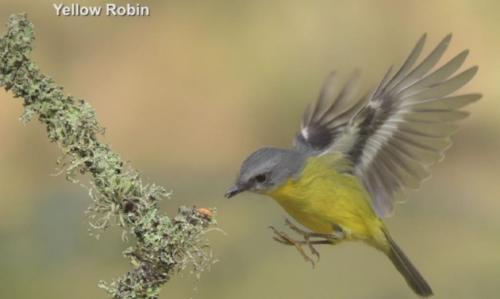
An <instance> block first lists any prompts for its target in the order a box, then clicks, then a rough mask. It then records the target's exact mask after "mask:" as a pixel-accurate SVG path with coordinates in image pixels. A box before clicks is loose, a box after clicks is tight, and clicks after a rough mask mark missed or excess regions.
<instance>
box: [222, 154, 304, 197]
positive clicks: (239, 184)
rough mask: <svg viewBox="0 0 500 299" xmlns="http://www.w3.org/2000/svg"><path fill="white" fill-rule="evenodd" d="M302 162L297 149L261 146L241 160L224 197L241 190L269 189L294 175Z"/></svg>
mask: <svg viewBox="0 0 500 299" xmlns="http://www.w3.org/2000/svg"><path fill="white" fill-rule="evenodd" d="M303 164H304V156H303V154H302V153H299V152H297V151H293V150H285V149H278V148H271V147H266V148H261V149H259V150H257V151H255V152H254V153H253V154H251V155H250V156H249V157H248V158H247V159H246V160H245V161H244V162H243V164H242V165H241V170H240V174H239V175H238V178H237V180H236V184H235V185H234V186H233V187H231V188H230V189H229V190H228V191H227V192H226V197H227V198H230V197H233V196H234V195H236V194H238V193H241V192H243V191H251V192H256V193H265V192H267V191H271V190H273V189H275V188H276V187H279V186H281V185H282V184H283V183H285V182H286V181H287V180H288V179H289V178H290V177H293V176H294V175H296V174H297V173H298V172H299V171H300V169H302V166H303Z"/></svg>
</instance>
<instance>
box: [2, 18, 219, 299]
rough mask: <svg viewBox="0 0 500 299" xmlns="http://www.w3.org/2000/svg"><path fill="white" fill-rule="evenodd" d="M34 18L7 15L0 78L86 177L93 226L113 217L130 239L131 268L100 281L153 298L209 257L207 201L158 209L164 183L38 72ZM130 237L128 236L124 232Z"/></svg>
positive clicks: (69, 172)
mask: <svg viewBox="0 0 500 299" xmlns="http://www.w3.org/2000/svg"><path fill="white" fill-rule="evenodd" d="M33 42H34V33H33V25H32V24H31V23H30V22H29V21H28V19H27V17H26V15H24V14H21V15H13V16H11V17H10V18H9V22H8V31H7V34H6V35H5V36H4V37H2V38H0V86H1V87H3V88H5V90H7V91H11V92H12V94H13V95H14V97H16V98H22V99H23V105H24V108H25V111H24V114H23V116H22V120H23V121H24V122H28V121H30V120H31V119H32V118H35V117H36V118H38V120H39V121H40V122H42V123H43V124H45V125H46V127H47V133H48V137H49V139H50V141H52V142H54V143H56V144H57V145H58V146H59V148H60V149H61V150H62V153H63V155H62V157H61V159H59V161H58V163H60V165H61V167H62V169H63V170H64V171H65V173H66V177H67V178H68V179H69V180H71V181H73V182H75V181H77V179H78V176H79V175H82V174H85V173H88V174H89V175H90V177H91V185H90V187H89V194H90V196H91V198H92V200H93V203H92V205H91V206H90V207H89V209H88V215H89V220H90V225H91V227H92V229H93V230H97V231H100V230H103V229H106V228H107V227H109V226H110V225H113V224H117V225H119V226H120V227H121V228H122V229H123V235H124V239H127V240H128V239H130V242H133V246H132V247H130V248H128V249H126V250H125V251H124V253H123V254H124V256H125V257H127V258H129V259H130V261H131V263H132V265H133V267H134V268H133V270H131V271H130V272H128V273H126V274H124V275H123V276H122V277H120V278H118V279H117V280H115V281H113V282H111V283H105V282H100V283H99V286H100V287H102V288H104V289H105V290H106V291H107V292H108V293H109V294H110V296H112V297H113V298H130V299H131V298H149V299H152V298H158V295H159V292H160V288H161V286H162V285H163V284H164V283H166V282H167V281H168V280H169V279H170V277H171V275H173V274H175V273H176V272H178V271H179V270H182V269H184V268H185V267H187V266H189V265H192V266H193V269H194V272H195V273H196V274H199V273H200V272H201V271H203V270H204V269H206V268H207V267H208V266H209V265H210V264H211V263H212V257H211V251H210V247H209V245H208V243H207V240H206V238H205V235H204V233H205V232H206V231H207V230H208V229H209V226H211V225H213V224H214V222H215V220H214V215H213V213H212V211H211V210H208V209H196V208H194V207H181V208H180V209H179V213H178V214H177V216H175V217H174V218H172V219H171V218H169V217H167V216H166V215H163V214H162V213H161V212H160V211H159V201H160V200H161V199H163V198H166V197H168V196H169V193H168V192H167V191H166V190H165V188H163V187H161V186H157V185H155V184H147V183H145V182H143V181H142V179H141V178H140V176H139V173H138V172H137V171H135V170H134V169H132V168H131V167H130V165H128V164H127V163H125V162H124V161H123V160H122V159H121V158H120V156H119V155H118V154H117V153H115V152H113V151H112V150H111V148H110V146H108V145H106V144H104V143H102V142H100V141H99V140H98V137H99V135H101V134H102V133H103V128H102V127H101V126H100V125H99V124H98V122H97V120H96V115H95V111H94V110H93V109H92V107H91V106H90V105H89V104H88V103H86V102H85V101H83V100H81V99H75V98H74V97H72V96H68V95H65V94H64V93H63V88H62V87H61V86H58V85H57V84H56V83H55V82H54V81H53V80H52V79H51V78H50V77H48V76H45V75H44V74H42V73H41V72H40V70H39V68H38V66H37V65H36V64H35V63H33V62H32V61H31V60H30V57H29V55H30V52H31V50H32V49H33ZM129 237H130V238H129Z"/></svg>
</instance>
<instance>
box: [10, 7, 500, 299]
mask: <svg viewBox="0 0 500 299" xmlns="http://www.w3.org/2000/svg"><path fill="white" fill-rule="evenodd" d="M66 3H71V2H70V1H68V2H66ZM102 3H103V2H94V1H81V2H80V4H82V5H83V4H102ZM118 3H121V2H118ZM134 3H135V2H134ZM141 3H143V4H148V5H149V6H150V8H151V11H152V15H151V16H150V17H142V18H137V17H136V18H133V17H130V18H111V17H104V16H103V17H94V18H91V17H87V18H85V17H56V16H55V12H54V9H53V7H52V2H49V1H21V0H4V1H2V2H0V22H1V23H5V22H6V21H7V18H8V16H9V14H11V13H17V12H22V11H26V12H27V13H28V14H29V16H30V18H31V20H32V21H33V22H34V24H35V26H36V35H37V42H36V50H35V51H34V53H33V58H34V59H35V60H36V61H37V62H38V63H39V64H40V66H41V68H42V70H43V71H44V72H45V73H46V74H49V75H50V76H52V77H53V78H55V80H56V81H57V82H58V83H59V84H61V85H64V86H65V89H66V90H67V92H68V93H71V94H72V95H75V96H77V97H81V98H84V99H86V100H88V101H89V102H90V103H91V104H92V105H93V106H94V107H95V109H96V110H97V113H98V117H99V119H100V121H101V123H102V124H103V125H104V126H105V127H106V128H107V135H106V136H105V140H106V142H109V143H110V144H111V145H112V146H113V148H114V149H115V150H116V151H118V152H120V153H121V154H122V156H123V157H125V158H126V159H128V160H130V161H131V162H132V164H133V165H134V166H135V167H136V168H137V169H139V170H140V171H141V172H142V173H143V175H144V177H145V178H147V179H149V180H151V181H154V182H157V183H159V184H162V185H165V186H167V187H168V188H172V189H173V190H174V197H173V199H172V200H171V201H169V202H168V203H165V205H164V209H165V211H166V212H168V213H170V214H173V213H175V209H176V207H177V206H179V205H181V204H184V205H187V204H194V203H195V204H197V205H198V206H207V207H213V206H216V207H217V208H218V213H219V217H218V219H219V223H220V227H221V228H222V229H224V230H225V231H226V233H227V235H225V236H224V235H222V234H219V233H212V234H211V236H210V239H211V242H212V244H213V247H214V251H215V255H216V257H217V258H218V259H219V260H220V261H219V262H218V263H217V264H215V265H214V266H213V268H212V270H211V272H210V273H206V274H205V275H204V276H203V277H202V280H201V281H200V282H199V283H197V284H195V286H196V290H193V285H194V284H193V278H192V277H190V276H189V275H188V274H187V273H186V275H183V276H177V277H175V278H174V279H173V281H172V282H171V283H169V284H168V285H167V286H166V287H165V288H164V290H163V292H162V297H161V298H191V297H193V298H200V299H201V298H238V299H249V298H287V299H288V298H340V299H342V298H371V299H374V298H375V299H376V298H384V299H389V298H398V299H399V298H414V295H413V294H412V293H411V290H410V289H409V288H408V287H407V286H406V284H405V283H404V281H403V279H402V278H401V277H400V276H399V274H398V273H397V271H396V270H395V269H393V266H392V265H391V264H390V263H389V262H388V260H386V258H385V257H383V256H382V255H381V254H379V253H377V252H376V251H374V250H372V249H371V248H368V247H366V246H362V245H361V244H342V245H340V246H336V247H333V248H330V247H323V248H321V253H322V259H321V262H320V263H319V265H318V266H317V267H316V269H311V266H310V265H309V264H306V263H305V262H304V261H303V260H302V258H301V257H300V256H299V255H298V254H297V253H296V252H295V250H294V249H292V248H288V247H287V248H285V247H283V246H280V245H279V244H277V243H275V242H273V241H272V240H271V232H270V231H269V229H268V228H267V227H268V226H269V225H276V226H280V227H282V226H283V220H284V218H285V214H284V212H283V211H282V210H281V209H280V208H279V207H278V206H277V205H276V204H275V203H274V202H272V201H271V200H269V199H267V198H264V197H258V196H255V195H242V196H241V197H239V198H237V199H235V200H231V201H229V200H226V199H224V198H223V196H222V195H223V193H224V191H225V189H226V187H228V186H229V185H230V184H231V183H232V182H233V179H234V175H235V174H236V172H237V170H238V167H239V163H240V161H241V159H243V158H244V157H245V156H246V155H247V154H248V153H250V152H251V151H253V150H254V149H256V148H257V147H260V146H262V145H274V146H281V147H286V146H289V145H290V144H291V138H292V136H293V134H294V133H295V132H296V131H297V129H298V124H299V120H300V116H301V114H302V110H303V108H304V107H305V106H306V104H307V103H308V102H310V101H311V100H314V99H315V97H316V95H317V93H318V89H319V86H320V85H321V83H322V81H323V79H324V78H325V76H326V75H327V74H328V72H329V71H330V70H332V69H334V68H335V69H337V70H339V71H340V72H341V74H343V75H345V76H348V75H349V74H350V73H351V72H352V71H353V70H354V69H355V68H361V69H362V70H363V82H364V84H365V86H366V88H369V87H370V86H373V85H374V84H375V83H377V81H378V80H379V79H380V78H381V76H382V75H383V74H384V72H385V71H386V69H387V68H388V67H389V66H390V65H392V64H399V63H401V61H402V60H403V59H404V57H405V56H406V55H407V54H408V53H409V51H410V50H411V48H412V47H413V45H414V43H415V42H416V40H417V39H418V37H419V36H420V35H421V34H422V33H424V32H428V33H429V43H428V45H427V47H426V51H429V48H430V47H431V46H433V45H435V44H436V43H437V42H438V41H439V40H440V39H441V38H442V37H443V36H444V35H445V34H447V33H448V32H453V33H454V34H455V35H454V39H453V41H452V44H451V46H450V49H449V51H448V52H447V54H446V58H451V57H452V55H455V54H457V53H458V52H459V51H461V50H462V49H464V48H469V49H471V54H470V56H469V59H468V60H467V62H466V65H467V66H472V65H474V64H478V65H479V66H480V70H479V74H478V76H476V78H475V79H474V80H473V81H472V82H471V83H470V84H469V85H468V86H467V87H466V88H465V89H464V91H471V92H472V91H474V92H481V93H483V95H484V97H483V99H482V100H481V101H480V102H478V103H476V104H475V105H473V106H471V107H469V110H470V111H471V112H472V116H471V117H470V118H468V119H467V120H465V121H464V122H463V123H462V124H461V131H460V132H459V133H458V134H456V135H455V136H454V142H455V145H454V147H452V148H451V150H449V151H448V155H447V158H446V159H445V161H444V163H441V164H438V165H437V166H436V167H435V168H434V176H433V179H432V180H430V181H428V182H427V183H425V184H424V186H423V188H422V190H421V191H419V192H417V193H412V194H410V195H409V197H410V201H409V202H408V203H407V204H405V205H400V206H398V209H397V215H396V217H394V218H391V219H389V220H388V221H387V222H388V225H389V227H390V229H391V230H392V232H393V235H394V238H395V239H396V240H398V242H399V243H400V245H401V247H402V248H404V249H405V251H406V253H407V254H408V255H409V256H410V257H411V258H412V260H413V261H414V262H415V264H416V265H417V266H418V268H419V269H420V270H421V271H422V273H423V274H424V276H425V277H426V278H427V279H428V280H429V281H430V283H431V285H432V286H433V288H434V290H435V293H436V297H435V298H453V299H459V298H467V299H470V298H498V296H499V295H498V294H499V293H500V236H499V232H500V217H499V209H500V198H498V196H499V194H500V184H499V178H500V176H499V175H500V173H499V172H500V171H499V169H500V159H499V158H498V153H499V148H500V84H499V83H500V38H499V36H500V3H498V1H472V0H470V1H432V2H431V1H273V2H270V1H203V2H202V1H142V2H141ZM0 31H1V32H2V34H3V32H5V28H4V27H1V29H0ZM0 103H1V109H0V140H1V146H0V190H1V194H2V195H1V196H0V205H1V208H0V298H11V299H17V298H53V299H56V298H75V299H79V298H106V296H105V294H104V292H103V291H101V290H99V289H98V288H97V287H96V283H97V281H98V280H99V279H110V278H112V277H115V276H118V275H121V274H122V273H123V272H124V271H126V269H128V268H129V266H128V264H127V261H126V260H124V259H122V258H121V250H122V249H123V248H125V247H126V246H127V245H126V244H123V243H121V241H120V238H119V232H118V231H115V230H111V231H109V232H107V233H105V234H104V235H103V237H102V238H101V240H99V241H97V240H95V239H94V238H92V237H90V236H89V235H88V234H87V228H88V226H87V223H86V219H85V216H84V210H85V208H86V206H87V205H88V203H89V199H88V197H87V195H86V192H85V190H84V189H83V188H81V187H79V186H77V185H73V184H70V183H68V182H66V181H65V180H64V178H63V177H57V176H52V174H53V173H55V172H56V171H55V160H56V158H57V157H58V151H57V148H56V146H55V145H53V144H50V143H48V141H47V138H46V136H45V131H44V128H43V127H41V126H40V125H39V124H38V123H36V121H34V122H33V123H31V124H29V125H27V126H24V125H22V124H21V123H20V122H19V121H18V117H19V116H20V114H21V112H22V107H21V102H20V100H19V99H13V98H12V96H11V94H10V93H5V92H4V91H1V92H0Z"/></svg>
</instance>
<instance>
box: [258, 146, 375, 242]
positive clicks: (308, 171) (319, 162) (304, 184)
mask: <svg viewBox="0 0 500 299" xmlns="http://www.w3.org/2000/svg"><path fill="white" fill-rule="evenodd" d="M346 163H347V162H346V161H345V160H344V159H342V157H340V156H339V155H325V156H321V157H311V158H309V159H308V160H307V161H306V165H305V167H304V169H303V170H302V173H301V174H300V175H298V176H297V177H295V178H290V179H289V180H288V181H287V182H286V183H284V184H283V185H281V186H280V187H278V188H276V189H274V190H272V191H271V192H268V193H267V194H268V195H270V196H271V197H273V198H274V199H275V200H276V201H277V202H278V203H279V204H280V205H281V206H282V207H283V208H284V209H285V210H286V211H287V212H288V213H289V214H290V215H291V216H292V217H294V218H295V219H296V220H297V221H298V222H300V223H301V224H303V225H304V226H306V227H308V228H309V229H311V230H312V231H314V232H319V233H330V232H332V231H333V230H334V229H335V226H337V225H338V226H340V227H341V228H342V229H343V230H344V231H345V232H346V234H347V237H348V238H350V239H363V240H366V239H370V238H371V236H372V235H373V232H372V231H377V232H378V231H380V228H381V226H383V224H382V222H381V221H380V219H378V217H377V216H376V214H375V212H374V210H373V209H372V207H371V204H370V202H369V195H368V193H367V192H366V191H365V189H364V187H363V185H362V183H361V182H360V181H359V179H358V178H357V177H355V176H353V175H350V174H347V173H345V172H344V170H346V168H348V167H349V166H348V165H347V164H346Z"/></svg>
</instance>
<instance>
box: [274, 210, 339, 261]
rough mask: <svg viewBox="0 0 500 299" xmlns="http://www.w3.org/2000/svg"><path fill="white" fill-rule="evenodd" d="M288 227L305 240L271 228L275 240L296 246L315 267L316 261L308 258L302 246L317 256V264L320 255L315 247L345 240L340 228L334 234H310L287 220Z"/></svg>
mask: <svg viewBox="0 0 500 299" xmlns="http://www.w3.org/2000/svg"><path fill="white" fill-rule="evenodd" d="M285 223H286V225H287V226H288V227H290V228H291V229H292V230H293V231H295V232H296V233H298V234H300V235H302V237H303V238H304V240H294V239H292V238H290V237H289V236H288V235H286V234H285V233H283V232H280V231H278V230H276V229H275V228H274V227H271V229H272V230H273V231H274V233H275V236H273V239H274V240H275V241H277V242H279V243H281V244H285V245H294V246H295V248H297V250H298V251H299V253H300V254H301V255H302V256H303V257H304V259H305V260H306V261H309V262H311V264H312V265H313V267H314V265H315V262H314V260H313V259H312V258H311V257H310V256H308V255H307V254H306V253H305V252H304V250H303V248H302V246H303V245H307V246H308V247H309V250H310V251H311V254H312V255H314V256H316V262H317V261H319V258H320V254H319V252H318V251H317V250H316V248H314V245H324V244H335V243H337V242H338V241H340V240H342V239H344V238H345V235H344V232H343V231H342V229H341V228H340V227H338V228H336V229H335V233H333V234H322V233H315V232H308V231H304V230H302V229H300V228H298V227H297V226H296V225H294V224H293V223H292V222H291V221H290V220H288V219H286V222H285ZM311 238H321V239H320V240H311Z"/></svg>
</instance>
